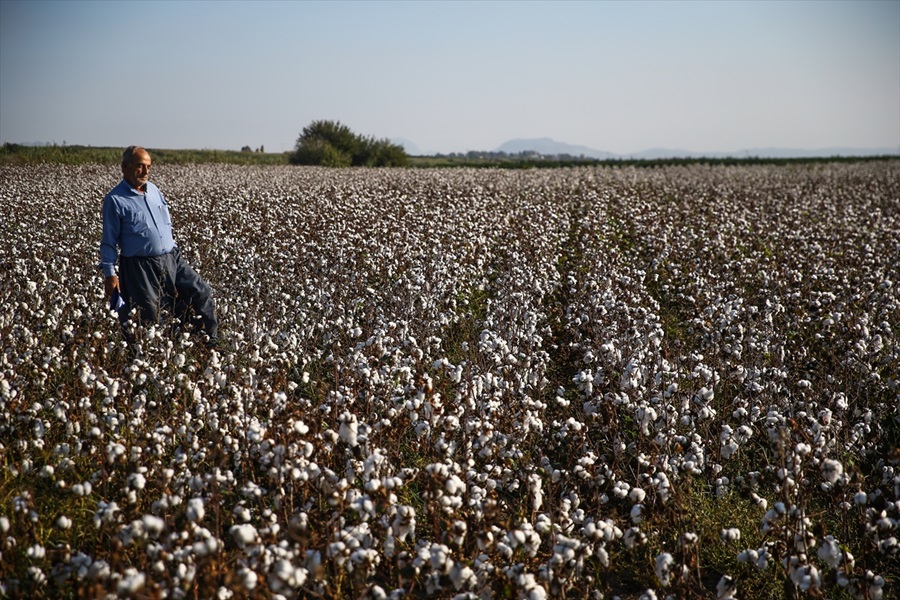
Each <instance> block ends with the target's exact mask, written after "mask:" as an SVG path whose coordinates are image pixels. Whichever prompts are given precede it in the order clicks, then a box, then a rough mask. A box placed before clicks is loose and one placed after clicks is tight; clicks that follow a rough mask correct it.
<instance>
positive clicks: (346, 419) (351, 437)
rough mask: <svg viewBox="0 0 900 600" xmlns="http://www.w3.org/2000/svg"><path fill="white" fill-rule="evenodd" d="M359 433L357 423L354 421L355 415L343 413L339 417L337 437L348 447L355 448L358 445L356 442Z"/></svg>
mask: <svg viewBox="0 0 900 600" xmlns="http://www.w3.org/2000/svg"><path fill="white" fill-rule="evenodd" d="M358 431H359V423H358V421H357V419H356V415H353V414H350V413H348V412H345V413H344V414H342V415H341V426H340V428H339V429H338V436H339V437H340V439H341V440H343V441H344V443H345V444H347V445H348V446H350V447H356V446H358V445H359V441H358V440H357V436H358Z"/></svg>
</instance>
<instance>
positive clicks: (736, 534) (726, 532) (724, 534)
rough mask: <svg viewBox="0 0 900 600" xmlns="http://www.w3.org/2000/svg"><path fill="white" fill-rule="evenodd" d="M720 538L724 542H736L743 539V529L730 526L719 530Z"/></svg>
mask: <svg viewBox="0 0 900 600" xmlns="http://www.w3.org/2000/svg"><path fill="white" fill-rule="evenodd" d="M719 538H721V540H722V541H723V542H736V541H738V540H739V539H741V530H740V529H738V528H737V527H729V528H727V529H723V530H722V531H720V532H719Z"/></svg>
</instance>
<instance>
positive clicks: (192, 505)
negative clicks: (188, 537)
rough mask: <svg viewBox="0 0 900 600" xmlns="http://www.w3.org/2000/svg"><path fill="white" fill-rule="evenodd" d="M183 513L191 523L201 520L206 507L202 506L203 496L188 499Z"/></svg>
mask: <svg viewBox="0 0 900 600" xmlns="http://www.w3.org/2000/svg"><path fill="white" fill-rule="evenodd" d="M185 515H186V516H187V518H188V521H190V522H191V523H197V522H198V521H202V520H203V517H204V516H205V515H206V509H205V508H204V507H203V498H191V499H190V500H188V504H187V510H186V511H185Z"/></svg>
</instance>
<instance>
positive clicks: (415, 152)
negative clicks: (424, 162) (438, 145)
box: [391, 138, 422, 156]
mask: <svg viewBox="0 0 900 600" xmlns="http://www.w3.org/2000/svg"><path fill="white" fill-rule="evenodd" d="M391 143H392V144H397V145H398V146H403V149H404V150H405V151H406V153H407V154H409V155H410V156H422V150H420V149H419V147H418V146H416V145H415V144H414V143H412V142H411V141H409V140H407V139H403V138H392V139H391Z"/></svg>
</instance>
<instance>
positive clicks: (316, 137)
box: [290, 121, 408, 167]
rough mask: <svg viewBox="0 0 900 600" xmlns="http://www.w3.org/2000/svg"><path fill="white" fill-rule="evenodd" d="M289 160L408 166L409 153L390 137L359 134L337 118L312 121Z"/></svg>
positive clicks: (309, 162)
mask: <svg viewBox="0 0 900 600" xmlns="http://www.w3.org/2000/svg"><path fill="white" fill-rule="evenodd" d="M290 162H291V163H292V164H295V165H321V166H328V167H347V166H366V167H399V166H406V164H407V162H408V157H407V155H406V152H405V151H404V150H403V147H402V146H399V145H397V144H392V143H391V142H390V141H389V140H387V139H383V140H376V139H375V138H373V137H368V138H366V137H363V136H360V135H356V134H355V133H353V132H352V131H351V130H350V128H349V127H347V126H346V125H343V124H341V123H340V122H338V121H313V122H312V123H310V124H309V125H307V126H306V127H304V128H303V132H302V133H301V134H300V137H299V138H297V145H296V147H295V149H294V153H293V154H291V157H290Z"/></svg>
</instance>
